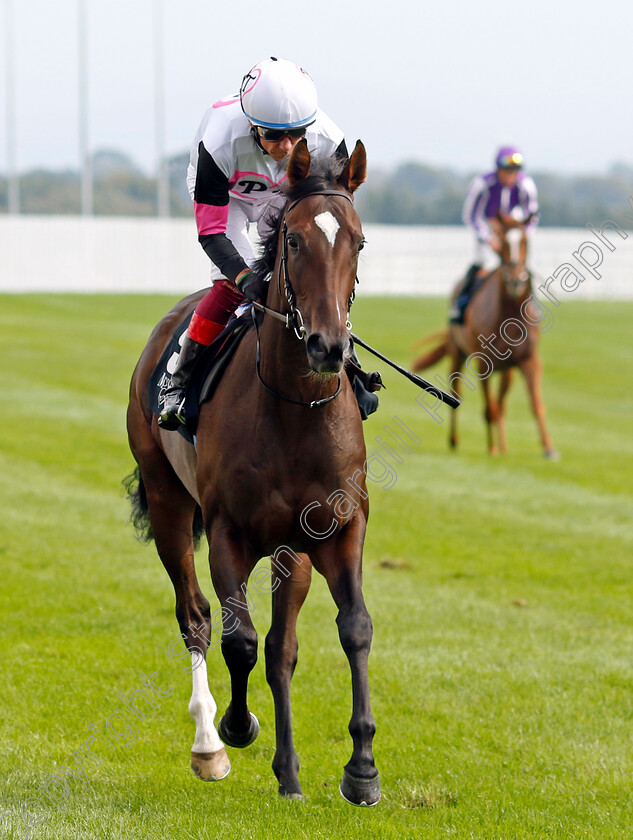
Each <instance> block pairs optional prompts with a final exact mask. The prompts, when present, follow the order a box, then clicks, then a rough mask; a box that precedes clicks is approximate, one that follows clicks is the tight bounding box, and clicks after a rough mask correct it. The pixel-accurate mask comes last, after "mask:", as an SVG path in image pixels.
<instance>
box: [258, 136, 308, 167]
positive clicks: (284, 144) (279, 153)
mask: <svg viewBox="0 0 633 840" xmlns="http://www.w3.org/2000/svg"><path fill="white" fill-rule="evenodd" d="M300 139H301V138H300V137H289V136H288V135H287V134H284V136H283V137H282V138H281V140H274V141H273V140H264V138H263V137H260V138H259V142H260V143H261V144H262V149H264V151H266V152H268V154H269V155H270V156H271V158H272V159H273V160H274V161H276V162H277V163H279V162H280V161H282V160H284V158H287V157H288V155H289V154H290V152H291V151H292V150H293V149H294V147H295V146H296V145H297V143H298V142H299V140H300Z"/></svg>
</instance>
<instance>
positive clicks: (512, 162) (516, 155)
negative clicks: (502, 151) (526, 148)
mask: <svg viewBox="0 0 633 840" xmlns="http://www.w3.org/2000/svg"><path fill="white" fill-rule="evenodd" d="M498 164H499V167H500V168H501V169H520V168H521V167H522V166H523V155H522V154H521V152H513V153H512V154H511V155H503V157H500V158H499V162H498Z"/></svg>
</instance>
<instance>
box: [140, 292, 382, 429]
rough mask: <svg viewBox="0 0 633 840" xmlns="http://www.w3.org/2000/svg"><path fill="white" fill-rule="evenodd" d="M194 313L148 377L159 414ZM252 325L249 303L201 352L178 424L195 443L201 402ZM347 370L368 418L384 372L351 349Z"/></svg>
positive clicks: (152, 403)
mask: <svg viewBox="0 0 633 840" xmlns="http://www.w3.org/2000/svg"><path fill="white" fill-rule="evenodd" d="M238 311H239V310H238ZM192 317H193V312H190V313H189V315H187V317H186V318H185V319H184V321H182V323H181V324H179V325H178V327H177V328H176V330H175V331H174V334H173V335H172V337H171V340H170V342H169V344H168V345H167V347H166V348H165V350H164V351H163V354H162V355H161V357H160V359H159V360H158V363H157V364H156V367H155V368H154V371H153V373H152V375H151V376H150V378H149V382H148V386H147V387H148V400H149V407H150V409H151V410H152V411H153V412H154V414H156V415H158V414H160V412H161V411H162V405H163V401H164V394H165V391H166V390H167V388H168V387H169V386H170V385H171V373H170V367H171V365H172V364H174V363H175V361H176V359H177V358H178V354H179V352H180V341H181V339H182V337H183V335H184V334H185V332H186V331H187V328H188V326H189V322H190V321H191V318H192ZM255 317H261V316H259V315H258V316H255ZM253 326H254V320H253V313H252V307H251V306H249V307H248V309H247V310H246V311H245V312H243V313H242V314H240V315H237V314H235V315H233V316H232V318H231V320H230V321H229V322H228V324H227V325H226V327H225V328H224V330H223V331H222V332H221V333H220V335H219V336H218V337H217V338H216V339H215V341H213V343H212V344H210V345H209V346H208V347H207V348H205V350H203V351H202V353H201V354H200V357H199V358H198V360H197V362H196V364H195V366H194V368H193V370H192V372H191V376H190V378H189V382H188V383H187V393H186V397H185V416H186V418H187V424H186V426H180V427H179V428H178V432H179V433H180V434H181V435H182V436H183V437H184V438H185V440H186V441H188V442H189V443H194V444H195V435H196V430H197V428H198V417H199V415H200V406H201V405H202V403H204V402H207V401H208V400H210V399H211V397H212V396H213V394H214V393H215V391H216V389H217V387H218V384H219V382H220V380H221V378H222V374H223V373H224V371H225V370H226V368H227V366H228V364H229V362H230V361H231V359H232V358H233V355H234V354H235V351H236V350H237V348H238V345H239V343H240V341H241V340H242V339H243V338H244V336H245V335H246V333H247V332H248V331H249V330H250V329H252V327H253ZM170 363H171V364H170ZM345 372H346V373H347V376H348V377H349V380H350V382H351V385H352V389H353V391H354V396H355V397H356V402H357V403H358V408H359V410H360V415H361V419H362V420H366V419H367V417H368V416H369V415H370V414H373V413H374V411H376V409H377V408H378V396H377V395H376V393H375V392H376V391H379V390H380V389H381V388H384V387H385V386H384V384H383V382H382V379H381V376H380V374H379V373H376V372H371V373H370V372H366V371H364V370H362V368H361V366H360V362H359V360H358V357H357V356H356V353H352V357H351V359H350V360H349V361H348V362H347V364H346V365H345Z"/></svg>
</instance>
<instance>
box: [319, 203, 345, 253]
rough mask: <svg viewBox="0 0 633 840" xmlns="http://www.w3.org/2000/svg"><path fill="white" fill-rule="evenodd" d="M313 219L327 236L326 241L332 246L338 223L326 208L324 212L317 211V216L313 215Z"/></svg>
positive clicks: (338, 226)
mask: <svg viewBox="0 0 633 840" xmlns="http://www.w3.org/2000/svg"><path fill="white" fill-rule="evenodd" d="M314 221H315V222H316V224H317V225H318V226H319V227H320V228H321V230H322V231H323V233H324V234H325V236H326V238H327V241H328V242H329V243H330V245H331V246H332V248H333V247H334V243H335V242H336V234H337V233H338V231H339V228H340V225H339V223H338V222H337V221H336V219H335V218H334V216H333V215H332V214H331V213H330V212H329V211H328V210H326V211H325V213H319V215H318V216H315V217H314Z"/></svg>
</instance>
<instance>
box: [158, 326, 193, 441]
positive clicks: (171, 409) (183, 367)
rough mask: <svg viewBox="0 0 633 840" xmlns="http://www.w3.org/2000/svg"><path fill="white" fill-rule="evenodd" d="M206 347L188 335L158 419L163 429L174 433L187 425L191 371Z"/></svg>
mask: <svg viewBox="0 0 633 840" xmlns="http://www.w3.org/2000/svg"><path fill="white" fill-rule="evenodd" d="M204 348H205V345H204V344H199V343H198V342H197V341H194V340H193V338H190V337H189V336H188V335H186V336H185V339H184V341H183V343H182V348H181V350H180V353H179V355H178V359H177V360H176V368H175V370H174V372H173V373H172V375H171V385H170V386H169V388H167V389H166V391H165V393H164V396H163V408H162V411H161V413H160V415H159V417H158V425H159V426H160V427H161V429H167V430H168V431H170V432H173V431H174V430H175V429H177V428H178V427H179V426H180V425H183V426H184V424H185V422H186V418H185V396H186V393H187V383H188V382H189V377H190V376H191V371H192V370H193V368H194V365H195V363H196V362H197V361H198V358H199V356H200V354H201V353H202V351H203V350H204Z"/></svg>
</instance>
